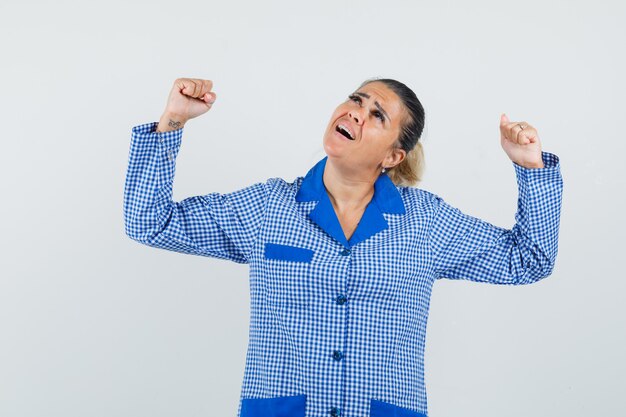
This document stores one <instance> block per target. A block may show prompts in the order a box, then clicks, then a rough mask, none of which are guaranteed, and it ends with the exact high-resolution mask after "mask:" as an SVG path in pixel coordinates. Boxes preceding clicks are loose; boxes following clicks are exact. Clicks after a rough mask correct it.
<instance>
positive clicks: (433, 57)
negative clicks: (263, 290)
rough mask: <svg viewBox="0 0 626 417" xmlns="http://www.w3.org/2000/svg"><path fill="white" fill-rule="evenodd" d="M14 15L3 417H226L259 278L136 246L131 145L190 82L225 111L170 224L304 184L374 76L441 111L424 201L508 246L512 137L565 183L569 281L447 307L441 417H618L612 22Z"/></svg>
mask: <svg viewBox="0 0 626 417" xmlns="http://www.w3.org/2000/svg"><path fill="white" fill-rule="evenodd" d="M0 16H1V19H2V23H1V24H0V44H1V47H2V48H1V51H2V65H1V66H0V75H1V78H0V80H1V82H2V89H1V91H2V93H1V94H2V95H1V103H0V106H1V107H0V110H1V114H2V115H3V118H2V139H1V140H2V147H1V149H2V150H1V152H0V170H1V172H0V175H1V180H0V186H1V190H0V191H1V199H2V200H1V201H2V204H1V205H0V215H1V219H2V221H1V224H2V226H1V227H2V234H1V235H2V239H1V240H0V242H1V245H2V246H1V248H0V249H1V252H0V253H1V257H2V263H1V265H2V267H1V278H0V415H1V416H6V417H27V416H28V417H31V416H32V417H35V416H36V417H42V416H46V417H57V416H58V417H61V416H62V417H73V416H90V417H100V416H102V417H104V416H107V417H110V416H116V417H117V416H129V417H130V416H133V417H136V416H151V417H153V416H194V417H195V416H218V415H219V416H233V415H235V413H236V410H237V405H238V401H239V394H240V388H241V383H242V377H243V370H244V360H245V353H246V348H247V341H248V323H249V293H248V290H249V288H248V276H247V274H248V268H247V266H246V265H239V264H235V263H230V262H228V261H223V260H218V259H212V258H204V257H195V256H190V255H183V254H179V253H175V252H168V251H164V250H159V249H154V248H150V247H147V246H143V245H140V244H138V243H136V242H134V241H132V240H131V239H130V238H128V237H127V236H126V235H125V233H124V223H123V211H122V197H123V186H124V179H125V174H126V172H125V171H126V166H127V158H128V150H129V144H130V134H131V128H132V127H133V126H135V125H138V124H142V123H147V122H151V121H157V120H158V119H159V117H160V115H161V113H162V111H163V109H164V106H165V103H166V99H167V95H168V93H169V90H170V88H171V86H172V83H173V81H174V80H175V79H176V78H178V77H193V78H205V79H210V80H213V82H214V91H215V92H216V94H217V95H218V97H217V102H216V103H215V104H214V106H213V109H212V110H211V111H209V112H208V113H207V114H205V115H203V116H201V117H199V118H197V119H194V120H191V121H190V122H188V124H187V125H186V126H185V130H184V136H183V144H182V147H181V150H180V153H179V155H178V159H177V170H176V180H175V182H174V200H176V201H179V200H181V199H183V198H185V197H188V196H192V195H198V194H206V193H209V192H214V191H219V192H228V191H233V190H236V189H239V188H243V187H244V186H246V185H249V184H252V183H254V182H257V181H262V180H265V179H267V178H270V177H282V178H284V179H286V180H289V181H291V180H293V179H294V178H295V177H297V176H300V175H304V174H306V172H307V171H308V169H309V168H310V167H311V166H312V165H313V164H314V163H315V162H317V161H318V160H319V159H321V158H322V157H323V156H324V151H323V148H322V134H323V132H324V129H325V128H326V124H327V123H328V120H329V118H330V115H331V114H332V111H333V110H334V108H335V106H337V105H338V104H339V103H340V102H341V101H343V100H345V98H346V96H347V95H348V94H349V93H350V92H352V91H353V90H354V89H355V88H356V87H357V86H358V85H359V84H360V83H361V82H362V81H363V80H365V79H367V78H369V77H374V76H378V77H389V78H395V79H398V80H400V81H402V82H404V83H406V84H407V85H409V86H410V87H411V88H413V90H414V91H415V92H416V94H417V96H418V97H419V99H420V100H421V101H422V103H423V105H424V107H425V109H426V129H425V131H424V134H423V137H422V140H423V143H424V148H425V156H426V163H427V168H426V175H425V177H424V180H423V182H422V183H420V184H419V187H421V188H424V189H427V190H429V191H432V192H435V193H436V194H438V195H440V196H442V197H443V198H444V199H446V201H448V202H449V203H450V204H453V205H455V206H457V207H458V208H460V209H461V210H463V211H464V212H465V213H468V214H471V215H474V216H477V217H480V218H482V219H484V220H487V221H489V222H491V223H493V224H495V225H499V226H503V227H507V228H511V227H512V226H513V224H514V214H515V210H516V204H517V187H516V182H515V173H514V169H513V166H512V163H511V161H510V160H509V159H508V157H507V155H506V154H505V153H504V151H503V150H502V148H501V146H500V138H499V130H498V123H499V117H500V113H502V112H506V113H507V115H508V116H509V117H510V118H511V120H513V121H526V122H528V123H530V124H531V125H533V126H535V127H536V128H537V129H538V131H539V136H540V139H541V142H542V146H543V150H545V151H548V152H552V153H555V154H557V155H558V156H559V157H560V158H561V169H562V174H563V178H564V194H563V208H562V217H561V231H560V241H559V254H558V257H557V261H556V267H555V269H554V273H553V274H552V275H551V276H550V277H548V278H546V279H545V280H542V281H540V282H538V283H536V284H533V285H526V286H514V287H513V286H512V287H509V286H498V285H489V284H481V283H474V282H467V281H452V280H440V281H437V282H436V284H435V287H434V289H433V294H432V300H431V309H430V318H429V323H428V336H427V347H426V359H425V360H426V370H425V378H426V384H427V394H428V411H429V416H430V417H444V416H465V417H469V416H481V417H488V416H494V417H495V416H498V417H502V416H507V417H508V416H510V417H515V416H529V415H532V416H534V417H539V416H568V417H574V416H589V415H594V416H614V415H619V414H620V413H622V412H623V408H624V406H623V394H624V387H625V386H626V382H625V376H624V375H625V374H626V364H625V361H624V359H623V357H624V356H623V353H624V351H625V350H626V343H625V338H626V336H625V333H626V332H625V329H626V323H625V317H626V314H625V313H626V309H625V307H624V303H623V298H624V291H625V290H626V284H625V282H626V278H625V277H624V272H623V268H621V262H622V260H623V259H624V244H623V238H624V235H625V233H624V232H625V231H626V230H625V228H624V223H623V212H624V209H625V207H624V206H625V204H624V191H623V190H624V186H625V179H626V175H625V164H624V155H625V151H626V147H625V145H624V142H625V139H626V137H625V134H624V129H625V122H626V121H625V119H624V110H625V106H624V101H623V100H624V97H625V95H626V94H625V93H626V88H625V87H626V84H625V82H624V78H623V77H624V73H626V65H625V63H626V60H625V53H624V40H625V39H626V29H625V26H624V20H625V18H626V6H625V5H624V3H623V2H619V1H594V2H587V1H564V0H561V1H548V2H546V1H542V2H539V1H536V0H533V1H524V2H520V1H517V2H505V1H472V2H461V1H457V2H450V1H437V2H416V1H406V2H390V1H384V2H383V1H381V0H378V1H365V0H359V1H349V2H348V1H343V2H340V1H328V2H319V1H317V2H308V3H306V4H304V3H302V4H301V3H300V2H295V1H284V2H269V1H261V2H256V1H249V2H235V1H230V2H225V1H219V2H215V1H198V2H192V1H176V2H164V1H160V2H159V1H150V2H148V1H144V2H135V3H132V4H131V3H130V2H128V1H119V0H118V1H113V0H109V1H106V2H104V1H101V2H98V3H92V2H85V1H83V2H78V1H76V2H69V1H58V0H57V1H54V2H44V1H39V2H35V1H32V2H17V1H7V0H5V1H3V2H2V3H0ZM348 417H349V416H348Z"/></svg>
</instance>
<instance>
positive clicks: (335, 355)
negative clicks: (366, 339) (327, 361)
mask: <svg viewBox="0 0 626 417" xmlns="http://www.w3.org/2000/svg"><path fill="white" fill-rule="evenodd" d="M341 358H343V353H341V351H339V350H336V351H334V352H333V359H334V360H336V361H340V360H341Z"/></svg>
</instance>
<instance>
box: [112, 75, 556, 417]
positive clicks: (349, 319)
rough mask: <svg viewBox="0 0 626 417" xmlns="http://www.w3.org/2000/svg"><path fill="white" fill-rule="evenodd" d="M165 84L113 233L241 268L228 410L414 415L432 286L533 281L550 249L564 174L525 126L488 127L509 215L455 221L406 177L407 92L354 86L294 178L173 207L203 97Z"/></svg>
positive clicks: (411, 131) (389, 85)
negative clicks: (243, 319) (239, 349)
mask: <svg viewBox="0 0 626 417" xmlns="http://www.w3.org/2000/svg"><path fill="white" fill-rule="evenodd" d="M212 86H213V84H212V82H211V81H208V80H200V79H189V78H180V79H177V80H176V81H175V83H174V86H173V88H172V90H171V93H170V96H169V99H168V104H167V107H166V109H165V111H164V113H163V116H162V117H161V120H160V121H159V122H158V123H157V122H153V123H148V124H144V125H139V126H136V127H134V128H133V132H132V139H131V147H130V156H129V166H128V172H127V177H126V184H125V191H124V215H125V221H126V226H125V228H126V233H127V234H128V236H130V237H131V238H132V239H134V240H136V241H138V242H141V243H143V244H146V245H149V246H154V247H157V248H163V249H167V250H173V251H177V252H182V253H188V254H194V255H201V256H210V257H214V258H221V259H228V260H231V261H234V262H238V263H247V264H249V266H250V288H251V292H250V294H251V322H250V339H249V347H248V352H247V357H246V369H245V374H244V379H243V386H242V390H241V400H240V403H239V409H238V416H240V417H255V416H264V417H301V416H324V415H329V416H350V417H365V416H388V415H389V416H391V415H393V416H404V417H411V416H415V417H424V416H427V398H426V390H425V384H424V377H423V369H424V362H423V357H424V345H425V331H426V322H427V318H428V306H429V301H430V294H431V289H432V285H433V283H434V281H435V280H436V279H440V278H450V279H466V280H472V281H477V282H487V283H493V284H502V285H522V284H530V283H533V282H537V281H539V280H541V279H543V278H545V277H547V276H549V275H550V274H551V273H552V270H553V268H554V263H555V259H556V255H557V245H558V230H559V217H560V209H561V196H562V188H563V181H562V178H561V172H560V164H559V158H558V157H557V156H556V155H555V154H552V153H548V152H543V151H542V150H541V146H540V142H539V137H538V135H537V130H536V129H535V128H534V127H532V126H531V125H529V124H528V123H526V122H511V121H510V120H509V119H508V118H507V117H506V116H505V115H502V116H501V120H500V138H501V140H500V143H501V145H502V148H503V149H504V151H505V153H506V154H507V155H508V157H509V158H510V159H511V161H512V163H513V167H514V169H515V174H516V177H517V184H518V190H519V198H518V208H517V213H516V215H515V219H516V224H515V225H514V226H513V228H512V229H504V228H501V227H497V226H494V225H492V224H490V223H488V222H485V221H483V220H481V219H478V218H475V217H472V216H469V215H466V214H464V213H462V212H461V211H460V210H458V209H457V208H454V207H452V206H451V205H449V204H447V203H446V202H445V201H444V200H443V199H442V198H441V197H439V196H437V195H436V194H433V193H431V192H428V191H425V190H422V189H419V188H416V187H412V185H415V184H416V183H417V182H418V181H419V177H420V170H421V167H422V166H423V163H422V157H423V154H422V148H421V143H420V142H419V139H420V135H421V133H422V130H423V127H424V109H423V107H422V105H421V103H420V102H419V100H418V99H417V97H416V96H415V94H414V93H413V91H411V90H410V89H409V88H408V87H407V86H406V85H404V84H402V83H400V82H398V81H395V80H390V79H372V80H367V81H365V82H364V83H363V84H362V85H361V86H360V87H359V88H358V89H357V91H355V92H354V93H353V94H351V95H350V96H349V97H348V98H347V100H346V101H345V102H343V103H341V104H340V105H339V106H338V107H337V108H336V109H335V111H334V113H333V114H332V116H331V119H330V121H329V123H328V127H327V128H326V131H325V133H324V139H323V143H324V150H325V152H326V154H327V156H325V157H324V158H323V159H321V160H320V161H319V162H317V163H316V164H315V165H314V166H313V167H312V168H311V169H310V170H309V171H308V172H307V174H306V175H305V176H304V177H298V178H296V179H295V180H294V181H293V182H287V181H285V180H283V179H281V178H271V179H268V180H267V181H266V182H261V183H257V184H253V185H251V186H248V187H246V188H244V189H241V190H238V191H234V192H231V193H228V194H219V193H209V194H207V195H203V196H194V197H189V198H186V199H184V200H182V201H180V202H174V201H172V182H173V178H174V168H175V158H176V155H177V153H178V149H179V147H180V143H181V138H182V131H183V127H184V125H185V123H186V122H187V121H188V120H190V119H192V118H194V117H197V116H199V115H201V114H203V113H205V112H207V111H208V110H209V109H210V108H211V106H212V105H213V103H214V102H215V99H216V95H215V93H214V92H212V91H211V89H212Z"/></svg>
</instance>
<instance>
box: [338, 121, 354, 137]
mask: <svg viewBox="0 0 626 417" xmlns="http://www.w3.org/2000/svg"><path fill="white" fill-rule="evenodd" d="M335 130H336V131H337V132H339V133H340V134H342V135H343V136H345V137H346V138H348V139H350V140H354V138H353V137H352V133H350V131H349V130H348V128H347V127H346V126H344V125H343V124H341V123H339V124H338V125H337V127H335Z"/></svg>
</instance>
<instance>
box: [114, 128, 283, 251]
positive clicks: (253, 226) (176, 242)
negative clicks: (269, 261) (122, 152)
mask: <svg viewBox="0 0 626 417" xmlns="http://www.w3.org/2000/svg"><path fill="white" fill-rule="evenodd" d="M157 126H158V122H151V123H147V124H143V125H138V126H135V127H133V129H132V137H131V144H130V152H129V158H128V169H127V173H126V181H125V186H124V222H125V232H126V234H127V235H128V236H129V237H130V238H131V239H133V240H135V241H137V242H139V243H143V244H145V245H148V246H152V247H155V248H161V249H166V250H171V251H175V252H180V253H186V254H192V255H199V256H208V257H214V258H220V259H226V260H231V261H234V262H237V263H248V258H249V255H250V252H251V251H252V249H253V246H254V242H255V240H256V237H257V235H258V231H259V229H260V226H261V224H262V222H263V218H264V213H265V207H266V204H267V200H268V198H269V194H270V189H271V188H272V184H273V183H274V179H269V180H267V181H266V182H265V183H263V182H260V183H256V184H253V185H250V186H248V187H245V188H243V189H240V190H237V191H234V192H231V193H227V194H220V193H216V192H213V193H209V194H206V195H198V196H193V197H188V198H185V199H183V200H181V201H179V202H175V201H172V184H173V181H174V172H175V160H176V156H177V154H178V150H179V149H180V144H181V138H182V132H183V128H180V129H177V130H173V131H168V132H156V128H157Z"/></svg>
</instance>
